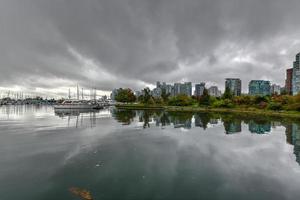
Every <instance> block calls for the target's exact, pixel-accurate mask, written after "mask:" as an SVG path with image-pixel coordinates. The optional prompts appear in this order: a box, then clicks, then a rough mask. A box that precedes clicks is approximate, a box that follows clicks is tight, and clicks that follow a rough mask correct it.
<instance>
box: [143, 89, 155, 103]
mask: <svg viewBox="0 0 300 200" xmlns="http://www.w3.org/2000/svg"><path fill="white" fill-rule="evenodd" d="M143 93H144V94H143V96H142V98H141V99H142V103H145V104H149V103H152V102H153V98H152V95H151V91H150V89H149V88H145V89H144V90H143Z"/></svg>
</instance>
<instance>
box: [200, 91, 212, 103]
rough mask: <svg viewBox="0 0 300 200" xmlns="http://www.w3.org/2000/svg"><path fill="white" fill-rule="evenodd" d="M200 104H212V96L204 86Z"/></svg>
mask: <svg viewBox="0 0 300 200" xmlns="http://www.w3.org/2000/svg"><path fill="white" fill-rule="evenodd" d="M199 105H204V106H209V105H210V96H209V94H208V90H207V89H206V88H204V90H203V94H202V96H201V97H200V99H199Z"/></svg>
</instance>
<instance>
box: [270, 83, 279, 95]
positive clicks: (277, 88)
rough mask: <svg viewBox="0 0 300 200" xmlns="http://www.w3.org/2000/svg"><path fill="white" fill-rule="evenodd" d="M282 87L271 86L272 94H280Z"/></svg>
mask: <svg viewBox="0 0 300 200" xmlns="http://www.w3.org/2000/svg"><path fill="white" fill-rule="evenodd" d="M280 90H281V87H280V85H276V84H272V85H271V94H280V93H281V92H280Z"/></svg>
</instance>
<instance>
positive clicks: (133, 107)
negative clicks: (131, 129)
mask: <svg viewBox="0 0 300 200" xmlns="http://www.w3.org/2000/svg"><path fill="white" fill-rule="evenodd" d="M116 107H117V108H122V109H128V110H129V109H130V110H153V109H159V110H165V111H168V112H216V113H237V114H248V115H253V116H257V115H259V116H274V117H287V118H296V119H300V112H297V111H272V110H266V109H256V108H206V107H199V106H157V105H155V106H152V105H145V104H118V105H116Z"/></svg>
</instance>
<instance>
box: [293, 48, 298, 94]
mask: <svg viewBox="0 0 300 200" xmlns="http://www.w3.org/2000/svg"><path fill="white" fill-rule="evenodd" d="M292 88H293V95H296V94H298V93H299V92H300V53H298V54H297V55H296V61H294V65H293V79H292Z"/></svg>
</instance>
